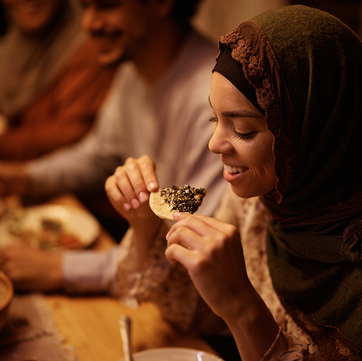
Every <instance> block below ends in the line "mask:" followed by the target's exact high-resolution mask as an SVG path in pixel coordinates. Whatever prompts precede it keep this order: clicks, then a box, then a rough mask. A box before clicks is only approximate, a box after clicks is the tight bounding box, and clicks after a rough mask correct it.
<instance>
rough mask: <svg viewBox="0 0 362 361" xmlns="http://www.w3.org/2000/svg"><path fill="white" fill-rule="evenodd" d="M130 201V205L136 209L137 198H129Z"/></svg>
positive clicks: (137, 205) (138, 203)
mask: <svg viewBox="0 0 362 361" xmlns="http://www.w3.org/2000/svg"><path fill="white" fill-rule="evenodd" d="M131 203H132V207H133V208H134V209H137V208H138V207H139V206H140V202H138V200H137V199H136V198H133V199H132V200H131Z"/></svg>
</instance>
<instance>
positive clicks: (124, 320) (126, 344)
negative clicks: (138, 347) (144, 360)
mask: <svg viewBox="0 0 362 361" xmlns="http://www.w3.org/2000/svg"><path fill="white" fill-rule="evenodd" d="M119 331H120V333H121V337H122V344H123V353H124V360H125V361H133V357H132V350H131V319H130V318H129V317H128V316H127V315H122V316H121V317H120V318H119Z"/></svg>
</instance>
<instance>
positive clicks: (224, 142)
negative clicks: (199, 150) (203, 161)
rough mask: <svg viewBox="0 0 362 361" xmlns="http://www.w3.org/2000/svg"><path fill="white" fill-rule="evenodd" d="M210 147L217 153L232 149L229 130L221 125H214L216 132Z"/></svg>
mask: <svg viewBox="0 0 362 361" xmlns="http://www.w3.org/2000/svg"><path fill="white" fill-rule="evenodd" d="M209 149H210V150H211V152H213V153H216V154H220V153H228V152H230V150H231V149H232V145H231V143H230V141H229V139H228V136H227V132H226V130H225V129H223V128H222V127H221V126H220V125H215V126H214V134H213V135H212V137H211V139H210V141H209Z"/></svg>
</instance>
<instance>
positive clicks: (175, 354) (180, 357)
mask: <svg viewBox="0 0 362 361" xmlns="http://www.w3.org/2000/svg"><path fill="white" fill-rule="evenodd" d="M133 358H134V361H222V359H221V358H220V357H217V356H214V355H212V354H210V353H208V352H205V351H200V350H194V349H191V348H179V347H165V348H155V349H151V350H146V351H141V352H135V353H134V354H133Z"/></svg>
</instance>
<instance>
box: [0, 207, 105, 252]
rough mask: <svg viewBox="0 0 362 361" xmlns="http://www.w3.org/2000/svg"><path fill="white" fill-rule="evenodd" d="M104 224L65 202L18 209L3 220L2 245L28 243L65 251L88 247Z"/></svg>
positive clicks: (1, 229)
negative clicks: (101, 224)
mask: <svg viewBox="0 0 362 361" xmlns="http://www.w3.org/2000/svg"><path fill="white" fill-rule="evenodd" d="M99 232H100V225H99V223H98V221H97V219H96V218H95V217H93V216H92V215H91V214H90V213H88V212H86V211H84V210H82V209H80V208H76V207H72V206H65V205H40V206H34V207H24V208H14V209H12V210H11V211H10V212H8V213H7V214H6V215H5V216H4V217H2V218H1V221H0V246H6V245H10V244H25V245H29V246H31V247H34V248H40V249H49V250H54V251H56V250H63V249H80V248H85V247H88V246H89V245H90V244H92V243H93V242H94V241H95V240H96V239H97V237H98V235H99Z"/></svg>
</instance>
